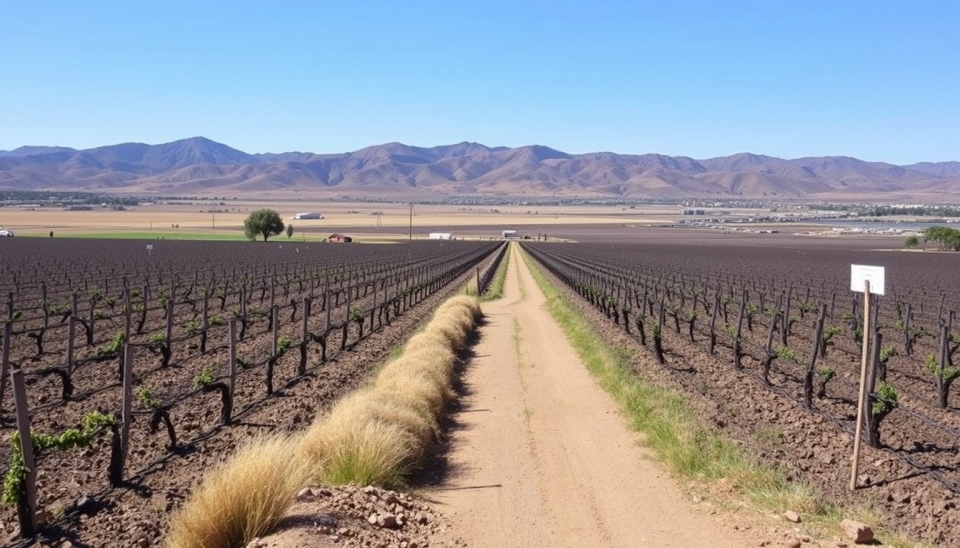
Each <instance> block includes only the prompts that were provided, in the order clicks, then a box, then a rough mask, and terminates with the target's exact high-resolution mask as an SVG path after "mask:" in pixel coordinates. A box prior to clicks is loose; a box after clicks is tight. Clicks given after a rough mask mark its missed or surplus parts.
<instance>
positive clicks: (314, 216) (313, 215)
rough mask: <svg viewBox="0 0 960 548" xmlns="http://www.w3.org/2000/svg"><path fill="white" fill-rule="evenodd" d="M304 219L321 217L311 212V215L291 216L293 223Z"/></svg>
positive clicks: (299, 214) (298, 214)
mask: <svg viewBox="0 0 960 548" xmlns="http://www.w3.org/2000/svg"><path fill="white" fill-rule="evenodd" d="M305 219H323V215H321V214H319V213H313V212H311V213H297V214H296V215H294V216H293V220H295V221H302V220H305Z"/></svg>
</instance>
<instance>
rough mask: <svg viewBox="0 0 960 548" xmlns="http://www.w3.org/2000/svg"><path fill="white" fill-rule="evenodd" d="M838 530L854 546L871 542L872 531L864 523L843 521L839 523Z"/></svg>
mask: <svg viewBox="0 0 960 548" xmlns="http://www.w3.org/2000/svg"><path fill="white" fill-rule="evenodd" d="M840 528H841V529H843V532H844V534H846V535H847V537H848V538H850V540H852V541H853V542H855V543H856V544H866V543H868V542H872V541H873V529H871V528H870V526H869V525H867V524H865V523H860V522H859V521H854V520H852V519H845V520H843V521H841V522H840Z"/></svg>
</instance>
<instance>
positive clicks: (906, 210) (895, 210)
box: [862, 206, 960, 217]
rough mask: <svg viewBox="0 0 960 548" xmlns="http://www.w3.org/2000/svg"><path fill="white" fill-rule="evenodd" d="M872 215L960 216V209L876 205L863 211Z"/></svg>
mask: <svg viewBox="0 0 960 548" xmlns="http://www.w3.org/2000/svg"><path fill="white" fill-rule="evenodd" d="M862 213H863V214H864V215H867V216H870V217H888V216H891V215H913V216H916V217H926V216H934V217H960V209H958V208H954V207H936V208H931V207H924V206H916V207H897V206H875V207H872V208H870V209H866V210H864V211H863V212H862Z"/></svg>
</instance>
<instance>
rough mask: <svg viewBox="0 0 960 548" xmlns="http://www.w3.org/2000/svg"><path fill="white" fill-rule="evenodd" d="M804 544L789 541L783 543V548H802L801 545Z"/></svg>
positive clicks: (798, 541)
mask: <svg viewBox="0 0 960 548" xmlns="http://www.w3.org/2000/svg"><path fill="white" fill-rule="evenodd" d="M801 544H803V543H802V542H800V540H799V539H795V538H794V539H789V540H787V541H786V542H784V543H783V548H800V545H801Z"/></svg>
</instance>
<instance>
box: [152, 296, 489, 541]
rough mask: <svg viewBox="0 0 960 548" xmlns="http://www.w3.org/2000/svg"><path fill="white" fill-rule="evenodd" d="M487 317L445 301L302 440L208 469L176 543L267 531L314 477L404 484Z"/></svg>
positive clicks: (267, 446)
mask: <svg viewBox="0 0 960 548" xmlns="http://www.w3.org/2000/svg"><path fill="white" fill-rule="evenodd" d="M479 318H480V307H479V305H478V304H477V301H476V299H474V298H469V297H457V298H454V299H451V300H449V301H447V302H446V303H444V304H443V305H441V306H440V308H439V309H438V310H437V312H436V313H435V314H434V317H433V318H432V319H431V321H430V322H429V323H428V324H427V326H426V328H425V329H424V330H423V332H422V333H419V334H417V335H416V336H415V337H413V338H412V339H411V340H410V342H409V343H408V345H407V347H406V348H405V349H404V352H403V355H401V356H400V357H398V358H397V359H395V360H393V361H392V362H390V363H388V364H387V365H386V366H384V368H383V370H382V371H381V372H380V374H379V375H378V376H377V379H376V381H375V382H374V383H373V385H372V386H371V387H370V388H367V389H364V390H362V391H360V392H357V393H355V394H352V395H350V396H349V397H347V398H345V399H343V400H342V401H340V402H339V403H338V404H337V405H336V406H334V408H333V409H332V410H331V411H330V412H329V413H326V414H324V415H321V416H320V417H318V418H317V420H316V421H315V422H314V423H313V425H311V427H310V428H309V429H308V430H307V432H305V433H304V434H303V436H302V437H300V438H291V437H289V436H272V437H265V438H259V439H257V440H254V441H252V442H250V443H249V444H247V445H246V446H244V447H243V448H241V449H240V450H239V451H237V452H236V453H235V454H234V456H233V457H231V458H230V459H229V460H227V461H225V462H224V463H223V464H222V465H220V466H219V467H218V468H216V469H215V470H214V471H213V472H212V473H210V474H209V475H208V476H207V477H206V479H205V480H204V481H203V483H202V484H201V485H200V487H199V488H198V489H197V490H196V491H194V493H193V495H192V496H191V498H190V500H188V501H187V503H186V504H185V505H184V506H183V508H181V509H180V510H179V511H178V512H177V513H176V515H174V517H173V518H172V520H171V523H170V533H169V535H168V537H167V541H166V545H167V546H168V547H169V548H221V547H223V548H227V547H234V546H244V545H246V544H247V543H248V542H250V541H251V540H252V539H253V538H254V537H257V536H261V535H263V534H264V533H266V532H268V531H269V530H270V529H271V528H272V527H273V526H274V525H275V524H276V523H277V521H278V520H279V519H280V517H281V516H282V515H283V513H284V512H285V511H286V509H287V508H288V507H289V505H290V504H291V503H292V502H293V497H294V495H295V494H296V493H297V490H299V489H300V488H301V487H303V486H304V485H305V484H306V483H307V482H308V481H310V480H311V479H320V480H321V481H325V482H327V483H331V484H343V483H356V484H360V485H382V486H386V487H397V486H400V485H402V483H403V478H404V476H405V474H407V473H408V472H410V471H411V469H412V468H413V467H414V466H416V464H417V461H418V460H419V459H421V458H422V456H423V454H424V452H425V451H426V448H427V446H428V445H429V444H430V442H431V441H432V440H433V439H434V438H435V437H436V435H437V431H438V428H439V427H438V419H439V416H440V413H441V412H442V410H443V408H444V406H445V405H446V404H447V403H448V402H449V401H450V400H451V399H452V398H453V397H454V392H453V388H452V378H453V367H454V363H455V361H456V354H455V353H456V352H457V351H459V350H460V349H461V348H462V347H463V345H464V344H466V339H467V336H468V334H469V333H470V330H472V329H473V327H474V326H475V323H476V320H477V319H479Z"/></svg>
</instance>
